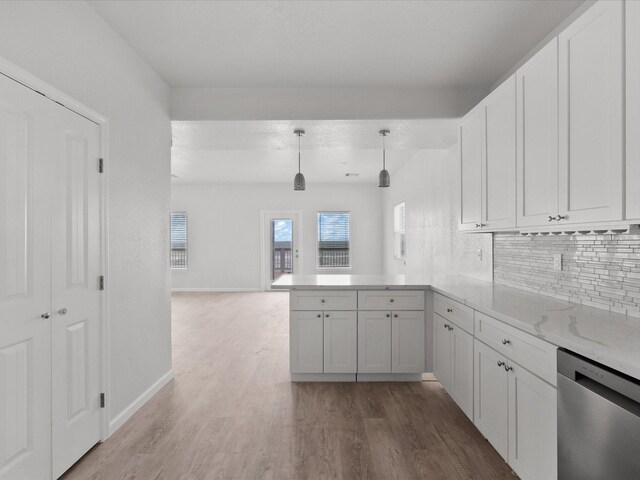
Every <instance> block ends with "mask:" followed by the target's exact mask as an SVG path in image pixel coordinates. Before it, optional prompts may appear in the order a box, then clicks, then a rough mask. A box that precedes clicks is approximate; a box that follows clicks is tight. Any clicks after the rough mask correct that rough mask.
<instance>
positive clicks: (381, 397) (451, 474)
mask: <svg viewBox="0 0 640 480" xmlns="http://www.w3.org/2000/svg"><path fill="white" fill-rule="evenodd" d="M288 342H289V327H288V295H287V294H286V293H280V292H278V293H180V294H174V295H173V368H174V372H175V379H174V380H172V381H171V382H170V383H169V384H168V385H167V386H166V387H164V388H163V389H162V390H161V391H160V392H159V393H158V394H157V395H156V396H155V397H154V398H153V399H151V400H150V401H149V402H148V403H147V404H146V405H145V406H144V407H142V408H141V409H140V410H139V411H138V412H137V413H136V414H135V415H134V416H133V417H132V418H131V419H130V420H129V421H128V422H127V423H126V424H125V425H124V426H123V427H122V428H120V429H119V430H118V431H117V432H116V433H114V434H113V435H112V436H111V437H110V438H109V439H108V440H107V441H106V442H104V443H103V444H100V445H97V446H96V447H94V448H93V449H92V450H91V451H90V452H89V453H87V454H86V455H85V456H84V457H83V458H82V459H81V460H80V461H79V462H78V463H77V464H76V465H75V466H74V467H72V469H71V470H69V471H68V472H67V473H66V474H65V476H64V477H63V478H64V479H65V480H80V479H81V480H89V479H104V480H120V479H148V480H200V479H207V480H208V479H274V480H285V479H325V478H327V479H381V480H382V479H384V480H387V479H402V480H410V479H418V478H420V479H500V478H509V479H513V478H515V477H514V475H513V474H512V473H511V471H510V469H509V467H508V466H507V465H506V464H505V463H504V461H503V460H502V458H500V456H499V455H498V453H497V452H496V451H495V450H494V449H493V448H492V447H491V446H490V444H489V443H488V442H487V441H486V440H485V439H484V438H483V437H482V435H481V434H480V433H479V432H478V431H477V430H476V429H475V427H474V426H473V424H472V423H471V422H470V421H469V420H468V419H467V417H466V416H465V415H464V414H463V413H462V411H460V410H459V409H458V408H457V406H456V405H455V404H454V403H453V401H452V400H451V399H450V398H449V397H448V396H447V394H446V393H445V392H444V391H443V389H442V387H441V386H440V384H438V383H437V382H413V383H291V382H290V380H289V371H288V364H289V343H288Z"/></svg>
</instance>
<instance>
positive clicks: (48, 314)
mask: <svg viewBox="0 0 640 480" xmlns="http://www.w3.org/2000/svg"><path fill="white" fill-rule="evenodd" d="M40 318H43V319H45V320H49V319H50V318H51V314H50V313H49V312H45V313H43V314H42V315H40Z"/></svg>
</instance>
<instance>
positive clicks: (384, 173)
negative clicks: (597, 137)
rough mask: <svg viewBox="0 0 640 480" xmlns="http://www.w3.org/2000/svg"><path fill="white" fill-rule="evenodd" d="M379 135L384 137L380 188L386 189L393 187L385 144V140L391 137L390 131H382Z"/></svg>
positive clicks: (379, 178)
mask: <svg viewBox="0 0 640 480" xmlns="http://www.w3.org/2000/svg"><path fill="white" fill-rule="evenodd" d="M379 133H380V136H381V137H382V170H380V174H379V175H378V187H380V188H386V187H388V186H389V185H391V176H390V175H389V171H388V170H387V158H386V154H387V152H386V149H385V144H384V138H385V137H386V136H387V135H389V130H380V132H379Z"/></svg>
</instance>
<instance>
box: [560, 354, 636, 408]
mask: <svg viewBox="0 0 640 480" xmlns="http://www.w3.org/2000/svg"><path fill="white" fill-rule="evenodd" d="M558 375H562V376H564V377H566V378H568V379H569V380H571V381H572V382H575V383H577V384H579V385H581V386H583V387H584V388H587V389H589V390H591V391H592V392H594V393H595V394H597V395H599V396H601V397H603V398H605V399H607V400H609V401H610V402H612V403H615V404H617V405H619V406H620V407H622V408H624V409H625V410H628V411H630V412H632V413H634V414H635V415H637V416H640V381H639V380H637V379H635V378H633V377H630V376H628V375H625V374H624V373H620V372H616V371H615V370H613V369H611V368H609V367H606V366H604V365H601V364H599V363H596V362H593V361H591V360H588V359H586V358H584V357H582V356H580V355H577V354H575V353H573V352H569V351H567V350H563V349H558Z"/></svg>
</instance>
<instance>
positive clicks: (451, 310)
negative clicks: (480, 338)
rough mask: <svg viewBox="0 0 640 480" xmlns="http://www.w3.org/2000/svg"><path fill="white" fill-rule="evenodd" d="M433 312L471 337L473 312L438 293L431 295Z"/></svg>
mask: <svg viewBox="0 0 640 480" xmlns="http://www.w3.org/2000/svg"><path fill="white" fill-rule="evenodd" d="M433 311H434V312H436V313H437V314H438V315H440V316H441V317H442V318H444V319H446V320H449V321H451V322H453V323H455V324H456V325H457V326H458V327H460V328H461V329H463V330H466V331H467V332H468V333H470V334H471V335H473V310H472V309H471V308H469V307H467V306H466V305H463V304H461V303H459V302H456V301H455V300H451V299H450V298H447V297H445V296H443V295H440V294H438V293H434V294H433Z"/></svg>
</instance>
